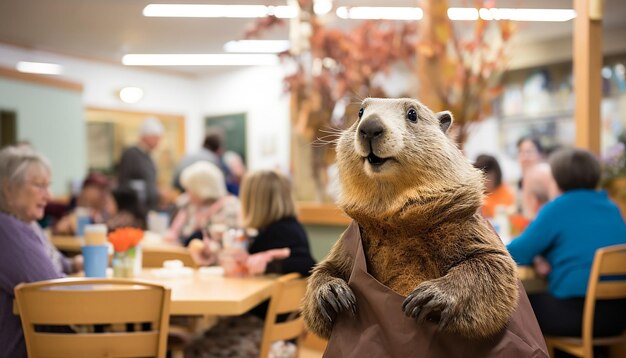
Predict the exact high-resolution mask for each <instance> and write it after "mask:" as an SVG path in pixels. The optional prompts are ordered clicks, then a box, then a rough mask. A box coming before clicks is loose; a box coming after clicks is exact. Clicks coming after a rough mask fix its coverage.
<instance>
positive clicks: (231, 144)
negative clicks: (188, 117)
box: [205, 113, 247, 163]
mask: <svg viewBox="0 0 626 358" xmlns="http://www.w3.org/2000/svg"><path fill="white" fill-rule="evenodd" d="M212 132H217V133H220V134H221V135H222V136H223V138H224V149H225V150H226V151H233V152H236V153H237V154H239V155H240V156H241V158H242V159H243V162H244V163H247V162H246V157H247V156H246V114H245V113H235V114H225V115H219V116H207V117H205V134H207V133H212Z"/></svg>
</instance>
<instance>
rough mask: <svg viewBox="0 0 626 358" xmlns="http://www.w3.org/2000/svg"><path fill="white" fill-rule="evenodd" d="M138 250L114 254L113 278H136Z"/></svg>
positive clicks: (133, 249)
mask: <svg viewBox="0 0 626 358" xmlns="http://www.w3.org/2000/svg"><path fill="white" fill-rule="evenodd" d="M135 260H136V250H135V248H134V247H132V248H130V249H128V250H126V251H119V252H118V251H116V252H115V253H113V260H112V263H111V264H112V266H113V277H120V278H133V277H134V276H135Z"/></svg>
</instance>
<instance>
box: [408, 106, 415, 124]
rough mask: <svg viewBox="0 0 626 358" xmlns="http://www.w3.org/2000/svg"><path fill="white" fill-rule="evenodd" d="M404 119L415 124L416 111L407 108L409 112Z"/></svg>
mask: <svg viewBox="0 0 626 358" xmlns="http://www.w3.org/2000/svg"><path fill="white" fill-rule="evenodd" d="M406 118H407V119H408V120H409V121H411V122H413V123H415V122H417V111H416V110H415V108H409V110H408V111H406Z"/></svg>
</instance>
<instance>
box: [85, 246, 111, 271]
mask: <svg viewBox="0 0 626 358" xmlns="http://www.w3.org/2000/svg"><path fill="white" fill-rule="evenodd" d="M81 249H82V252H83V268H84V270H85V277H107V266H108V264H109V246H108V245H85V246H82V248H81Z"/></svg>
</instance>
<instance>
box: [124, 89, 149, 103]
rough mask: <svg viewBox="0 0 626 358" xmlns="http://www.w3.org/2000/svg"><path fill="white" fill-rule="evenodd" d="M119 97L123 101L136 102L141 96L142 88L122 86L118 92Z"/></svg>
mask: <svg viewBox="0 0 626 358" xmlns="http://www.w3.org/2000/svg"><path fill="white" fill-rule="evenodd" d="M119 96H120V99H121V100H122V102H124V103H129V104H133V103H137V102H139V101H140V100H141V99H142V98H143V90H142V89H141V88H139V87H124V88H122V89H121V90H120V93H119Z"/></svg>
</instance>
